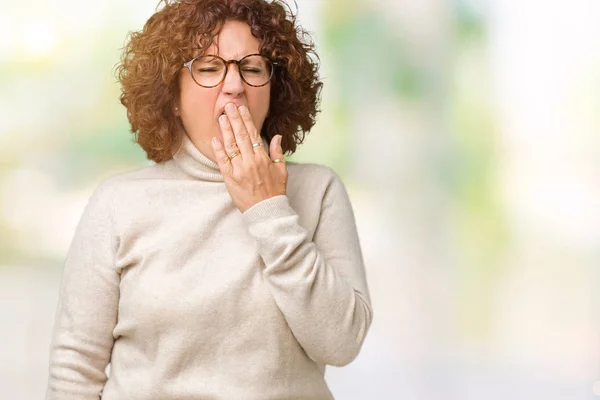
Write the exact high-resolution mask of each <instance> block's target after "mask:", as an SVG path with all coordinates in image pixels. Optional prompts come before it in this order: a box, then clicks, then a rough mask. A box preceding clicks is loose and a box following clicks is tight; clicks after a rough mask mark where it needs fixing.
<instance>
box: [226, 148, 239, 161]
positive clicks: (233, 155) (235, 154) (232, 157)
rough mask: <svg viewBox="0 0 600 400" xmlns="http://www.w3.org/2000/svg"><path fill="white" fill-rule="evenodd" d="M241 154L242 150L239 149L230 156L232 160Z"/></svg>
mask: <svg viewBox="0 0 600 400" xmlns="http://www.w3.org/2000/svg"><path fill="white" fill-rule="evenodd" d="M239 155H240V151H239V150H237V151H234V152H233V153H231V154H229V156H228V157H229V159H230V160H233V159H234V158H235V157H237V156H239Z"/></svg>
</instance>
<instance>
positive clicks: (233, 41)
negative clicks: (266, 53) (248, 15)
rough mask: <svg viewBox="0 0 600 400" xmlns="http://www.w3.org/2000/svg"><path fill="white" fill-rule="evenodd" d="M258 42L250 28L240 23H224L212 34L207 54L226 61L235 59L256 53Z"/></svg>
mask: <svg viewBox="0 0 600 400" xmlns="http://www.w3.org/2000/svg"><path fill="white" fill-rule="evenodd" d="M259 47H260V40H258V39H257V38H256V37H255V36H253V35H252V32H251V31H250V26H249V25H248V24H246V23H244V22H240V21H226V22H225V23H224V24H223V25H222V26H221V29H220V30H219V31H217V32H215V33H214V36H213V40H212V44H211V46H210V47H209V48H208V49H207V51H206V53H207V54H217V55H219V56H220V57H223V58H224V59H226V60H230V59H236V60H239V59H240V58H242V57H244V56H246V55H248V54H252V53H258V52H259Z"/></svg>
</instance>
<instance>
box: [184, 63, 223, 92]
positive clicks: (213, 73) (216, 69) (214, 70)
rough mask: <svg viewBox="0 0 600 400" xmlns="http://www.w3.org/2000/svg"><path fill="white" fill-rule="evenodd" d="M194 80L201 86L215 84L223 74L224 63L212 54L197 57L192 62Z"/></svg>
mask: <svg viewBox="0 0 600 400" xmlns="http://www.w3.org/2000/svg"><path fill="white" fill-rule="evenodd" d="M192 74H193V75H194V80H195V81H196V82H198V83H199V84H200V85H202V86H215V85H217V84H218V83H219V82H220V81H221V79H223V75H224V74H225V63H224V62H223V61H222V60H220V59H218V58H216V57H212V56H204V57H200V58H197V59H196V60H194V62H193V63H192Z"/></svg>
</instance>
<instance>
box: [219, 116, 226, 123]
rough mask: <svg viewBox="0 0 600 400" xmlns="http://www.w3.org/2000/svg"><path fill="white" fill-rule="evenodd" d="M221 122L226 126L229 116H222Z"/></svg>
mask: <svg viewBox="0 0 600 400" xmlns="http://www.w3.org/2000/svg"><path fill="white" fill-rule="evenodd" d="M219 122H220V123H222V124H224V123H225V122H227V116H226V115H221V116H220V117H219Z"/></svg>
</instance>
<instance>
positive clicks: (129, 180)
mask: <svg viewBox="0 0 600 400" xmlns="http://www.w3.org/2000/svg"><path fill="white" fill-rule="evenodd" d="M168 177H169V174H168V171H166V168H165V166H164V164H156V163H152V164H150V165H146V166H142V167H139V168H136V169H133V170H129V171H124V172H118V173H113V174H112V175H109V176H107V177H105V178H103V179H102V180H100V182H99V184H98V186H97V188H96V191H97V192H102V193H103V192H115V191H119V190H120V189H121V190H122V189H124V188H126V187H129V186H131V185H134V184H137V183H140V182H144V181H148V180H152V179H161V178H168Z"/></svg>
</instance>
